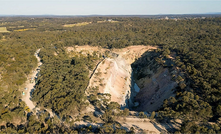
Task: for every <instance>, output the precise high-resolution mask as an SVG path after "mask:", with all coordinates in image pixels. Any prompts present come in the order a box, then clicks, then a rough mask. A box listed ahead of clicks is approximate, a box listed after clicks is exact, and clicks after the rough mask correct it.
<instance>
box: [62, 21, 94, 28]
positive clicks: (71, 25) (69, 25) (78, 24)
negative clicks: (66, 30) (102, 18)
mask: <svg viewBox="0 0 221 134" xmlns="http://www.w3.org/2000/svg"><path fill="white" fill-rule="evenodd" d="M90 23H92V22H82V23H77V24H66V25H63V26H64V27H74V26H84V25H88V24H90Z"/></svg>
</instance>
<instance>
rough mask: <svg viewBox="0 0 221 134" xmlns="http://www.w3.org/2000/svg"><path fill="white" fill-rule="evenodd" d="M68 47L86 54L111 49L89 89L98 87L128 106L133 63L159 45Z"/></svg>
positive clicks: (93, 76) (69, 50) (92, 79)
mask: <svg viewBox="0 0 221 134" xmlns="http://www.w3.org/2000/svg"><path fill="white" fill-rule="evenodd" d="M66 49H67V51H68V52H71V51H74V52H78V53H82V54H85V55H87V54H92V53H93V52H96V53H99V54H102V55H103V54H104V53H105V52H107V51H109V52H110V55H111V54H112V55H111V56H108V58H105V59H104V61H103V62H102V63H100V64H99V65H98V66H97V69H96V70H95V73H94V74H93V75H92V77H91V79H90V81H89V85H88V88H87V89H89V88H93V87H98V88H99V92H100V93H109V94H111V101H114V102H118V103H119V104H120V105H121V106H124V107H126V102H125V101H126V100H127V99H129V98H130V89H131V73H132V69H131V64H132V63H133V62H134V61H135V60H136V59H137V58H139V57H141V56H142V54H143V53H144V52H146V51H147V50H149V49H157V47H151V46H142V45H138V46H130V47H126V48H122V49H113V50H108V49H103V48H100V47H91V46H88V45H86V46H75V47H67V48H66ZM86 92H87V91H86Z"/></svg>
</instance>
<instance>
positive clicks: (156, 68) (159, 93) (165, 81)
mask: <svg viewBox="0 0 221 134" xmlns="http://www.w3.org/2000/svg"><path fill="white" fill-rule="evenodd" d="M154 56H156V55H155V54H154V53H149V54H147V55H145V56H143V57H142V58H140V59H139V60H137V61H136V62H135V63H134V64H133V65H132V66H133V71H134V74H133V75H134V81H135V83H136V84H137V85H138V87H139V88H140V91H139V93H137V94H136V96H135V97H134V98H132V99H133V101H134V103H136V106H134V108H133V109H134V110H137V111H155V110H157V109H159V108H160V107H161V106H162V105H163V101H164V99H167V98H169V97H170V96H174V93H173V91H172V90H173V89H174V88H175V87H176V86H177V83H176V82H175V81H172V80H171V79H172V77H171V74H170V71H169V70H168V68H164V67H162V66H161V65H159V64H158V63H157V62H156V61H155V59H154V58H153V57H154ZM138 104H139V105H138Z"/></svg>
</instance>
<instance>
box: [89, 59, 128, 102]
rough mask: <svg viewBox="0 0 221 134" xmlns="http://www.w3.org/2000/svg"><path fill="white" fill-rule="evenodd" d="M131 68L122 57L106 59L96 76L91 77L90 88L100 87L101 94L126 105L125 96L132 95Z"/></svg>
mask: <svg viewBox="0 0 221 134" xmlns="http://www.w3.org/2000/svg"><path fill="white" fill-rule="evenodd" d="M130 76H131V67H130V65H128V64H125V61H124V60H123V59H122V58H121V57H117V58H116V59H112V58H106V59H105V60H104V61H103V63H101V64H100V65H99V66H98V68H97V70H96V71H95V75H93V76H92V77H91V80H90V83H89V86H88V87H89V88H90V87H96V86H98V87H99V92H100V93H109V94H111V101H114V102H118V103H119V104H120V105H125V98H126V97H125V95H127V94H128V93H130Z"/></svg>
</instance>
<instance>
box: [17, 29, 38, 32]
mask: <svg viewBox="0 0 221 134" xmlns="http://www.w3.org/2000/svg"><path fill="white" fill-rule="evenodd" d="M28 30H35V28H29V29H28V28H25V29H17V30H14V31H15V32H23V31H28Z"/></svg>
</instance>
